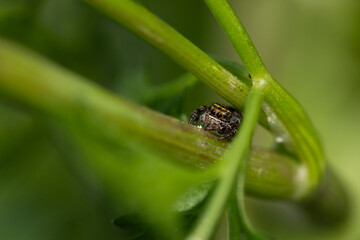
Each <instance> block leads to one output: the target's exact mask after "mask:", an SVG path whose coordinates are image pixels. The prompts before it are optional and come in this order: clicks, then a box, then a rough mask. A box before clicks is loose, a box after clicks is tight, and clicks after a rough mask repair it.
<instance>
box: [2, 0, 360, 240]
mask: <svg viewBox="0 0 360 240" xmlns="http://www.w3.org/2000/svg"><path fill="white" fill-rule="evenodd" d="M140 2H141V3H142V4H144V5H145V6H146V7H148V8H149V9H150V10H151V11H153V12H154V13H156V14H157V15H158V16H160V17H161V18H162V19H164V20H165V21H167V22H168V23H169V24H171V25H172V26H174V27H175V28H176V29H177V30H178V31H180V32H181V33H182V34H184V35H185V36H186V37H187V38H189V39H190V40H191V41H192V42H194V43H195V44H196V45H198V46H199V47H200V48H201V49H203V50H204V51H205V52H207V53H208V54H210V55H211V56H214V57H218V58H223V59H230V60H233V61H239V59H238V57H237V55H236V53H235V51H234V50H233V48H232V46H231V44H230V42H229V40H228V39H227V38H226V36H225V34H224V33H223V31H222V30H221V28H220V27H219V25H218V24H217V22H216V21H215V19H214V18H213V17H212V15H211V13H210V12H209V10H208V9H207V7H206V6H205V4H204V3H203V2H202V1H191V0H181V1H175V0H172V1H162V0H151V1H150V0H143V1H140ZM230 3H231V4H232V5H233V6H234V8H235V9H236V11H237V13H238V15H239V17H240V19H241V20H242V21H243V24H244V25H245V27H246V29H247V30H248V32H249V34H250V36H251V37H252V39H253V41H254V44H255V46H256V48H257V49H258V51H259V53H260V55H261V57H262V58H263V60H264V62H265V64H266V66H267V67H268V69H269V71H270V73H272V74H273V76H274V77H275V78H276V79H277V80H278V81H279V82H280V83H281V84H282V85H283V86H284V87H285V88H286V89H287V90H288V91H289V92H290V93H292V94H293V95H294V96H295V98H296V99H298V100H299V101H300V103H301V104H302V105H303V106H304V108H305V109H306V111H307V112H308V114H309V115H310V117H311V119H312V121H313V123H314V125H315V126H316V128H317V129H318V131H319V134H320V137H321V139H322V141H323V144H324V148H325V152H326V156H327V161H328V163H329V164H330V165H331V166H332V168H334V169H335V172H336V173H337V174H338V175H339V178H340V179H341V180H342V181H343V182H344V185H345V187H346V189H347V192H348V194H349V198H350V202H351V213H350V216H349V219H348V221H347V222H345V223H344V224H342V225H341V226H336V227H334V226H331V227H329V226H327V227H326V226H320V225H319V224H317V223H316V222H313V221H311V220H310V219H309V218H308V217H307V216H306V215H304V213H303V212H302V211H301V210H299V209H298V208H297V207H296V206H294V205H292V204H290V203H283V202H271V201H266V202H265V201H260V200H258V199H253V198H249V199H247V207H248V212H249V214H250V216H251V219H252V221H253V223H254V225H255V226H257V227H258V228H260V229H262V230H266V231H269V232H271V233H272V234H273V235H275V236H277V237H278V239H350V240H351V239H360V228H359V225H360V209H359V204H358V203H359V202H360V187H359V185H360V176H359V170H360V157H359V156H360V147H359V144H360V141H359V140H360V138H359V135H360V94H359V92H360V2H359V1H358V0H298V1H284V0H270V1H269V0H268V1H264V0H253V1H236V0H233V1H230ZM0 36H1V37H4V38H6V39H9V40H12V41H14V42H16V43H19V44H21V45H23V46H26V47H27V48H30V49H32V50H33V51H36V52H38V53H40V54H42V55H44V56H46V57H47V58H49V59H51V60H52V61H55V62H57V63H58V64H60V65H62V66H64V67H66V68H68V69H70V70H71V71H74V72H77V73H79V74H81V75H83V76H85V77H87V78H88V79H91V80H92V81H94V82H96V83H97V84H99V85H101V86H103V87H105V88H107V89H109V90H110V91H112V92H114V93H116V94H119V95H121V96H124V97H126V98H128V99H131V100H133V101H138V96H139V93H143V92H144V91H146V89H142V87H141V86H142V85H141V84H138V83H141V82H143V81H144V79H145V80H146V81H148V82H149V83H150V84H153V85H160V84H161V83H164V82H168V81H171V80H172V79H174V78H176V77H178V76H179V75H181V74H182V73H184V70H183V69H182V68H180V67H179V66H178V65H176V64H175V63H174V62H173V61H172V60H171V59H169V58H168V57H167V56H165V55H163V54H162V53H160V52H159V51H157V50H156V49H154V48H153V47H151V46H149V45H148V44H147V43H145V42H144V41H142V40H141V39H138V38H137V37H136V36H134V35H133V34H132V33H130V32H128V31H127V30H126V29H124V28H122V27H121V26H118V25H117V24H115V23H113V22H112V21H110V20H108V19H107V18H106V17H104V16H103V15H101V14H100V13H98V12H96V11H95V10H94V9H92V8H91V7H89V6H87V5H86V4H84V3H82V2H81V1H78V0H0ZM0 64H1V63H0ZM182 101H183V102H184V113H185V114H187V115H188V114H189V113H190V112H191V111H192V110H193V109H194V108H196V107H198V106H199V105H203V104H209V103H210V102H213V101H220V102H224V101H223V100H221V99H219V97H218V96H216V95H215V94H214V93H212V92H211V90H210V89H208V88H207V87H206V86H204V85H202V84H201V83H198V84H197V85H196V86H195V87H194V88H192V89H190V90H189V91H188V92H187V93H186V94H185V95H184V96H182ZM57 131H60V130H59V129H58V127H57V126H56V124H54V123H53V122H51V121H48V119H47V118H46V116H43V115H42V114H41V113H38V112H36V111H32V110H28V109H27V108H26V107H23V106H21V104H18V103H16V102H12V101H10V100H8V99H7V98H5V97H3V96H1V95H0V239H37V240H41V239H44V240H45V239H87V240H88V239H121V232H120V230H119V229H117V228H116V227H114V226H113V225H112V223H111V220H112V219H113V218H115V217H116V216H117V215H116V212H115V211H114V209H112V208H111V204H108V199H106V197H104V196H103V194H102V192H101V190H100V189H98V188H96V183H93V182H90V183H89V182H87V181H84V178H82V177H81V176H79V174H78V172H77V171H76V169H74V168H73V166H72V164H69V161H72V160H73V159H74V158H76V157H77V156H76V155H74V154H72V152H71V151H70V150H69V146H68V145H67V144H69V143H67V142H66V140H64V139H61V138H59V134H57V133H56V132H57ZM256 142H257V143H258V144H265V145H266V144H269V142H271V138H270V137H269V135H268V134H266V133H264V132H263V131H259V132H257V134H256ZM94 181H96V180H95V179H94Z"/></svg>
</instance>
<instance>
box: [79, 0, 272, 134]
mask: <svg viewBox="0 0 360 240" xmlns="http://www.w3.org/2000/svg"><path fill="white" fill-rule="evenodd" d="M83 1H84V2H87V3H89V4H91V5H93V6H94V7H95V8H96V9H98V10H99V11H101V12H103V13H105V14H106V15H107V16H109V17H110V18H112V19H114V20H115V21H116V22H118V23H120V24H122V25H123V26H125V27H126V28H128V29H129V30H131V31H133V32H134V33H136V34H137V35H138V36H139V37H141V38H143V39H144V40H146V41H147V42H149V43H150V44H152V45H153V46H155V47H156V48H158V49H159V50H160V51H162V52H164V53H165V54H167V55H168V56H169V57H171V58H172V59H174V60H175V61H176V62H177V63H179V64H180V65H181V66H183V67H184V68H185V69H187V70H188V71H189V72H191V73H192V74H194V75H195V76H196V77H197V78H199V79H201V80H202V81H203V82H205V83H206V84H207V85H208V86H209V87H211V88H212V89H214V90H215V91H216V92H217V93H218V94H219V95H220V96H222V97H224V98H225V99H226V100H227V101H228V102H229V103H231V104H232V105H233V106H235V107H236V108H238V109H240V110H242V109H244V106H245V100H246V98H247V95H248V93H249V90H250V88H249V87H248V86H247V85H246V84H245V83H243V82H241V81H239V79H238V78H237V77H235V76H234V75H233V74H231V73H230V72H229V71H228V70H226V69H225V68H224V67H222V66H221V65H220V64H218V63H217V62H216V61H215V60H213V59H212V58H211V57H209V56H208V55H207V54H205V53H204V52H203V51H201V50H200V49H199V48H198V47H196V46H195V45H194V44H193V43H191V42H190V41H189V40H187V39H186V38H185V37H184V36H182V35H181V34H180V33H178V32H177V31H176V30H175V29H173V28H172V27H171V26H169V25H168V24H166V23H165V22H164V21H162V20H160V19H159V18H157V17H156V16H155V15H154V14H152V13H151V12H149V11H148V10H147V9H145V8H144V7H142V6H141V5H140V4H138V3H136V2H134V1H130V0H121V1H118V0H83ZM260 122H261V123H262V124H263V125H264V126H265V127H267V126H268V123H267V120H266V116H265V114H264V113H262V114H261V116H260Z"/></svg>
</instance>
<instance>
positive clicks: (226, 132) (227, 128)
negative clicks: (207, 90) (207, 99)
mask: <svg viewBox="0 0 360 240" xmlns="http://www.w3.org/2000/svg"><path fill="white" fill-rule="evenodd" d="M241 119H242V115H241V113H239V112H238V111H236V110H235V109H234V108H232V107H226V108H225V107H223V106H221V105H220V104H217V103H214V104H212V105H211V106H210V107H207V106H201V107H199V108H198V109H195V111H194V112H193V113H192V114H191V117H190V119H189V124H193V125H196V124H197V121H198V120H200V122H201V124H203V125H204V127H205V128H204V130H205V131H216V132H217V133H218V134H220V135H222V136H221V137H219V138H218V141H222V140H225V139H231V138H232V137H233V136H234V135H235V134H236V132H237V130H238V128H239V126H240V123H241Z"/></svg>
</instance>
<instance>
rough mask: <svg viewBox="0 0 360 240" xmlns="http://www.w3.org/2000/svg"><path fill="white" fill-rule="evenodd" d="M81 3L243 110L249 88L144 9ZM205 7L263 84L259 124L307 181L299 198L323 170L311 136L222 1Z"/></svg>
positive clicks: (108, 1)
mask: <svg viewBox="0 0 360 240" xmlns="http://www.w3.org/2000/svg"><path fill="white" fill-rule="evenodd" d="M84 1H85V2H88V3H90V4H91V5H93V6H94V7H96V8H97V9H98V10H100V11H102V12H104V13H105V14H107V15H108V16H109V17H110V18H112V19H114V20H115V21H117V22H118V23H120V24H122V25H124V26H125V27H127V28H128V29H130V30H131V31H133V32H134V33H136V34H137V35H138V36H140V37H141V38H143V39H144V40H146V41H147V42H149V43H150V44H152V45H153V46H155V47H157V48H158V49H159V50H160V51H162V52H164V53H165V54H167V55H168V56H170V57H171V58H173V59H174V60H175V61H176V62H178V63H179V64H180V65H181V66H183V67H184V68H186V69H187V70H189V71H190V72H191V73H193V74H194V75H195V76H196V77H198V78H199V79H200V80H201V81H203V82H204V83H206V84H207V85H208V86H210V87H211V88H212V89H213V90H214V91H215V92H216V93H218V94H219V95H220V96H222V97H223V98H224V99H225V100H227V101H228V102H229V103H231V104H232V105H233V106H234V107H236V108H237V109H239V110H242V109H243V108H244V104H245V99H246V97H247V95H248V93H249V87H248V86H247V85H246V84H245V83H243V82H241V81H239V79H238V78H236V77H235V76H234V75H233V74H231V73H230V72H229V71H227V70H226V69H225V68H223V67H222V66H221V65H219V64H218V63H217V62H216V61H214V60H213V59H211V58H210V57H209V56H208V55H206V54H205V53H204V52H202V51H201V50H200V49H199V48H197V47H196V46H195V45H194V44H192V43H191V42H190V41H188V40H187V39H186V38H184V37H183V36H182V35H181V34H179V33H178V32H177V31H175V30H174V29H173V28H172V27H170V26H169V25H168V24H166V23H165V22H163V21H162V20H160V19H159V18H157V17H156V16H155V15H154V14H152V13H151V12H149V11H148V10H147V9H145V8H144V7H142V6H141V5H139V4H137V3H135V2H133V1H129V0H122V1H117V0H84ZM207 3H208V4H209V6H210V9H212V11H214V14H215V16H217V17H218V19H219V21H220V22H222V23H224V24H223V26H224V28H225V31H226V32H229V34H228V35H229V36H230V39H231V40H232V42H234V43H235V45H236V46H239V47H238V49H239V52H241V53H243V54H242V55H241V56H242V60H243V61H244V63H245V67H246V68H247V69H248V70H249V72H250V74H252V75H254V76H252V77H253V80H255V81H266V83H267V85H266V87H265V88H264V93H265V98H264V104H263V108H264V110H265V112H266V115H267V117H266V116H265V115H264V114H263V113H262V114H260V118H259V119H260V123H261V124H262V125H263V126H265V127H267V128H268V127H269V125H268V124H270V125H271V130H272V131H273V132H274V135H275V137H276V139H277V141H278V142H279V143H280V144H283V145H284V146H285V147H286V148H287V150H288V151H289V152H292V153H295V155H296V156H297V158H298V161H299V163H300V164H301V165H302V166H303V175H304V176H306V177H304V178H303V181H304V185H303V186H304V187H303V189H302V190H301V191H299V192H298V195H299V197H300V196H301V197H304V196H308V195H309V194H310V193H311V192H312V191H313V190H314V189H315V187H316V186H317V184H318V183H319V181H320V178H321V174H322V171H323V165H324V163H323V158H324V157H323V152H322V147H321V144H320V142H319V139H318V137H317V133H316V131H315V130H314V128H313V126H312V124H311V123H310V121H309V119H308V117H307V116H306V114H305V113H304V111H303V109H302V108H301V106H300V105H299V104H298V103H297V101H296V100H295V99H294V98H293V97H292V96H291V95H290V94H288V93H287V92H286V91H285V90H284V89H283V88H282V87H281V86H280V85H278V84H277V82H276V81H275V80H273V79H272V77H271V76H270V74H269V73H268V72H267V71H266V68H265V67H264V65H263V63H262V61H261V59H260V58H259V56H258V54H257V52H256V50H255V47H254V46H253V44H252V42H251V40H250V38H249V36H248V35H247V33H246V31H245V30H244V28H243V26H242V25H241V23H240V21H239V20H237V17H236V15H235V14H234V13H233V11H232V9H231V7H229V6H228V4H227V2H226V1H224V0H221V1H216V0H212V1H207ZM223 5H224V6H223ZM225 23H226V24H225ZM228 29H230V30H232V31H228ZM236 39H238V40H236Z"/></svg>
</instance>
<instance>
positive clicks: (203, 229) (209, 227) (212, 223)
mask: <svg viewBox="0 0 360 240" xmlns="http://www.w3.org/2000/svg"><path fill="white" fill-rule="evenodd" d="M262 94H263V93H262V86H261V85H253V87H252V89H251V91H250V94H249V97H248V101H247V104H246V107H245V113H244V119H243V123H242V127H241V131H240V132H239V134H238V135H237V137H236V138H235V140H234V141H233V144H232V146H231V147H230V149H229V150H228V152H226V153H225V154H224V156H223V158H222V159H223V160H222V162H221V166H220V167H221V172H220V176H219V179H218V182H217V185H216V188H215V190H214V192H213V193H212V195H211V198H210V200H209V203H208V205H207V207H206V209H205V211H204V213H203V214H202V215H201V216H200V219H199V221H198V223H197V225H196V226H195V229H194V231H193V232H192V233H191V234H190V235H189V237H188V238H187V240H206V239H210V237H211V236H212V234H213V232H214V230H215V229H216V225H217V223H218V221H219V220H220V217H221V215H222V213H223V212H224V210H225V207H226V205H227V203H228V199H229V197H230V194H231V192H232V191H233V189H234V188H235V187H236V183H237V179H238V175H239V172H240V170H242V171H243V173H245V169H246V165H247V164H246V163H247V159H246V158H247V155H248V152H249V149H250V144H251V139H252V134H253V131H254V128H255V125H256V123H257V119H258V115H259V112H260V110H261V102H262V99H263V95H262ZM240 178H242V182H243V179H244V176H240Z"/></svg>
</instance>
